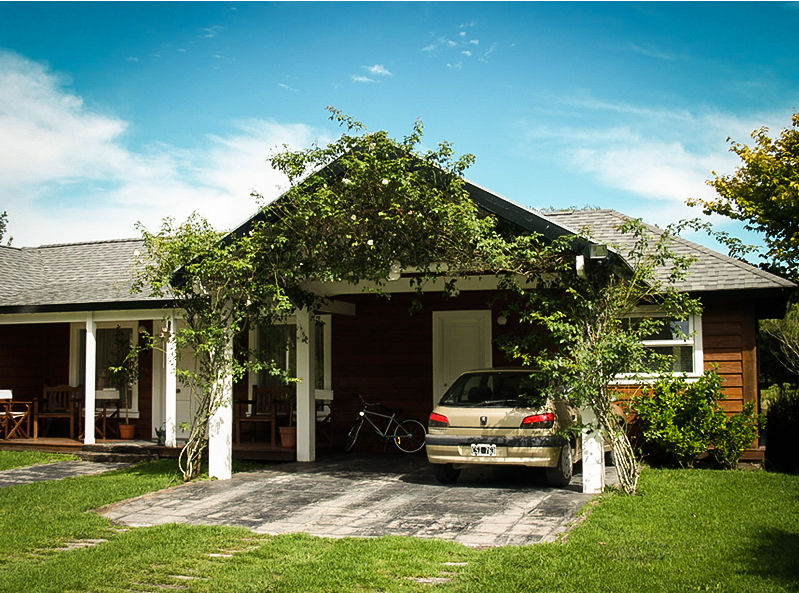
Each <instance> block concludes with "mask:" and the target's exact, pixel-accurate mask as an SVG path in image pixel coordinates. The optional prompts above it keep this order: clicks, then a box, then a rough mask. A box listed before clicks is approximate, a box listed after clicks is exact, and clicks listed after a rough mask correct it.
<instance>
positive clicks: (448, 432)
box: [425, 369, 582, 486]
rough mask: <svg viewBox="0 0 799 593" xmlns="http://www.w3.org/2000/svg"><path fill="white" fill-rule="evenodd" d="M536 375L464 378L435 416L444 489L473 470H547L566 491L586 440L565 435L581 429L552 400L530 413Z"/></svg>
mask: <svg viewBox="0 0 799 593" xmlns="http://www.w3.org/2000/svg"><path fill="white" fill-rule="evenodd" d="M532 376H533V375H532V374H531V371H530V370H522V369H486V370H479V371H469V372H466V373H463V374H462V375H461V376H460V377H458V378H457V379H456V380H455V382H454V383H453V384H452V386H451V387H450V388H449V389H448V390H447V392H446V393H445V394H444V397H443V398H441V401H440V402H439V404H438V406H436V408H435V409H434V410H433V412H432V413H431V414H430V420H429V423H428V431H427V436H426V437H425V445H426V447H427V459H428V460H429V461H430V463H432V464H433V470H434V472H435V475H436V478H437V479H438V481H439V482H441V483H445V484H446V483H451V482H454V481H456V480H457V479H458V476H459V475H460V471H461V469H462V468H463V467H466V466H469V465H473V464H486V465H520V466H531V467H543V468H546V472H547V480H548V482H549V483H550V484H551V485H553V486H565V485H567V484H568V483H569V482H570V481H571V478H572V467H573V465H574V464H575V463H577V461H579V460H580V456H581V454H582V451H581V447H580V445H581V443H580V439H579V438H577V437H571V438H568V437H565V436H563V434H564V433H563V432H562V431H563V429H565V428H567V427H569V426H572V425H574V424H579V423H580V416H579V414H578V413H577V411H576V410H574V409H573V408H571V407H570V406H568V404H567V403H566V402H565V401H563V400H559V401H552V400H548V401H547V402H546V403H545V404H544V405H543V407H540V408H535V409H534V408H530V407H528V406H529V405H530V404H529V401H530V400H529V397H530V395H532V393H533V392H534V391H535V389H536V388H535V387H534V385H535V381H533V380H531V377H532Z"/></svg>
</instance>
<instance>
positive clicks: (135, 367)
mask: <svg viewBox="0 0 799 593" xmlns="http://www.w3.org/2000/svg"><path fill="white" fill-rule="evenodd" d="M108 376H109V378H110V379H111V381H112V382H113V383H114V385H116V387H117V389H118V390H119V395H120V398H119V399H120V412H122V413H123V414H124V420H123V419H122V418H120V421H119V438H121V439H123V440H131V439H133V437H134V435H135V434H136V424H135V421H132V420H131V418H130V405H131V397H130V396H131V394H132V390H133V383H134V382H135V381H136V380H137V379H138V376H139V357H138V352H137V351H136V350H135V349H133V348H131V345H130V339H129V338H128V336H127V334H126V333H125V332H123V331H122V329H121V328H120V327H119V326H117V328H116V332H115V334H114V361H113V363H112V364H111V365H110V366H109V367H108Z"/></svg>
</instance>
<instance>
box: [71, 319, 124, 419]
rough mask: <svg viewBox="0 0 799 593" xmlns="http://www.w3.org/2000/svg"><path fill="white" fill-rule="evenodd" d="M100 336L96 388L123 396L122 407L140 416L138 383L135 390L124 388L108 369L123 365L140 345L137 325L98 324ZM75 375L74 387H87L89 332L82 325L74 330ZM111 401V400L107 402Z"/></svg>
mask: <svg viewBox="0 0 799 593" xmlns="http://www.w3.org/2000/svg"><path fill="white" fill-rule="evenodd" d="M95 335H96V355H95V370H94V386H95V390H96V391H97V392H100V391H103V390H105V391H106V392H110V391H111V390H116V391H117V393H118V394H119V400H118V401H119V407H120V408H121V409H123V410H124V409H126V408H127V409H128V412H134V413H138V400H139V393H138V391H139V390H138V383H137V382H136V381H135V380H134V382H133V385H132V386H124V385H121V384H120V381H119V379H118V378H117V379H115V378H114V377H113V376H112V374H111V373H109V371H108V368H109V367H111V366H118V365H120V364H121V362H122V360H123V359H124V357H125V356H126V355H127V353H128V352H129V351H130V348H131V347H132V346H134V345H135V344H136V340H137V339H138V335H137V334H136V332H135V324H131V323H124V324H123V323H120V324H119V325H113V326H111V325H110V324H103V326H102V327H101V326H100V324H98V327H97V333H96V334H95ZM72 336H73V337H72V340H73V342H72V343H73V347H72V349H71V350H72V357H71V358H72V364H71V367H72V372H71V373H70V375H71V377H70V382H71V383H72V384H73V385H85V384H86V363H85V361H86V329H85V327H84V326H83V325H81V324H75V325H73V328H72ZM105 399H106V400H107V401H113V400H108V398H105Z"/></svg>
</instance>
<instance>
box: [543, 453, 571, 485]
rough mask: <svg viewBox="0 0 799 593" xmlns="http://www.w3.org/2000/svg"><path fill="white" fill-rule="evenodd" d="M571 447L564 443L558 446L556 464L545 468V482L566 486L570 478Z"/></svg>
mask: <svg viewBox="0 0 799 593" xmlns="http://www.w3.org/2000/svg"><path fill="white" fill-rule="evenodd" d="M573 469H574V468H573V465H572V448H571V446H570V445H569V444H568V443H566V444H564V445H563V446H562V447H561V448H560V457H559V458H558V465H556V466H555V467H548V468H547V482H549V485H550V486H568V485H569V482H571V479H572V472H573Z"/></svg>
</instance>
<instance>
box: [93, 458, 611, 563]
mask: <svg viewBox="0 0 799 593" xmlns="http://www.w3.org/2000/svg"><path fill="white" fill-rule="evenodd" d="M606 478H607V482H608V483H609V484H613V483H616V482H617V477H616V472H615V469H614V468H608V470H607V473H606ZM591 498H593V496H592V495H588V494H583V493H582V483H581V476H580V475H576V476H575V478H574V479H573V480H572V483H571V484H570V485H569V486H568V487H566V488H550V487H548V486H546V484H545V482H544V481H543V476H542V475H541V472H536V471H535V470H526V469H503V470H500V469H497V468H475V469H467V470H464V471H463V473H462V475H461V478H460V480H459V481H458V483H457V484H454V485H441V484H438V483H437V482H436V481H435V478H434V477H433V472H432V469H431V468H430V465H429V464H428V463H427V461H426V459H425V458H424V457H423V456H402V457H400V456H392V455H390V454H387V455H383V456H374V457H360V456H339V457H334V458H327V459H323V460H320V461H317V462H315V463H312V464H303V463H287V464H281V465H273V466H269V467H266V468H264V469H260V470H258V471H252V472H246V473H239V474H235V475H234V476H233V478H232V479H231V480H225V481H203V482H193V483H190V484H184V485H181V486H177V487H174V488H170V489H168V490H163V491H160V492H157V493H153V494H149V495H145V496H142V497H139V498H136V499H131V500H129V501H123V502H120V503H117V504H114V505H111V506H109V507H106V508H104V509H101V511H100V512H101V514H103V515H105V516H106V517H108V518H110V519H113V520H115V521H118V522H121V523H125V524H127V525H131V526H151V525H160V524H164V523H188V524H200V525H231V526H239V527H246V528H248V529H251V530H253V531H255V532H258V533H266V534H272V535H277V534H283V533H297V532H302V533H308V534H311V535H316V536H322V537H345V536H354V537H377V536H384V535H407V536H414V537H424V538H439V539H446V540H451V541H456V542H460V543H463V544H465V545H469V546H477V547H491V546H501V545H526V544H531V543H537V542H546V541H554V540H556V539H557V538H558V536H559V535H560V534H561V533H563V532H564V531H566V530H567V529H568V526H569V524H571V523H572V521H573V520H574V517H575V515H576V513H577V512H578V511H579V509H580V508H581V507H582V506H583V505H584V504H585V503H586V502H587V501H589V500H590V499H591Z"/></svg>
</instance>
